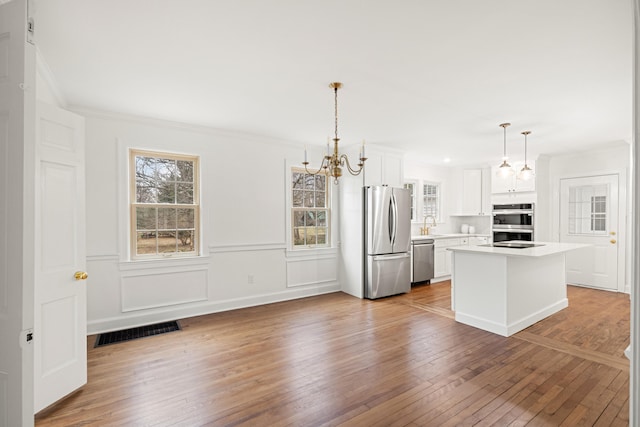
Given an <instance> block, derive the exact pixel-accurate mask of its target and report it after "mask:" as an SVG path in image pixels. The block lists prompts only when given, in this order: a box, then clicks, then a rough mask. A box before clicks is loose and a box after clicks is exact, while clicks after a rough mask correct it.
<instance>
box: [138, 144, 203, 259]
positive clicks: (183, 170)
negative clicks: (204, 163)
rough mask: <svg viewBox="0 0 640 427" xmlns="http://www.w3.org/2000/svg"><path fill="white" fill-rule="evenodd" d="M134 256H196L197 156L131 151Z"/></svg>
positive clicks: (197, 209) (197, 227)
mask: <svg viewBox="0 0 640 427" xmlns="http://www.w3.org/2000/svg"><path fill="white" fill-rule="evenodd" d="M130 158H131V172H132V173H131V176H132V178H133V179H132V192H131V193H132V194H131V198H132V202H131V216H132V218H131V219H132V229H133V230H134V232H133V235H132V238H131V240H132V255H133V257H134V258H154V257H166V256H173V255H197V254H198V242H197V239H198V235H199V224H198V222H199V200H198V199H199V198H198V179H197V177H198V158H197V157H187V156H180V155H173V154H165V153H151V152H143V151H133V150H132V151H131V156H130Z"/></svg>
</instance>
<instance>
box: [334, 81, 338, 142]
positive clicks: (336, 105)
mask: <svg viewBox="0 0 640 427" xmlns="http://www.w3.org/2000/svg"><path fill="white" fill-rule="evenodd" d="M333 93H334V98H333V99H334V104H333V105H334V108H333V113H334V116H335V139H338V86H336V87H334V88H333Z"/></svg>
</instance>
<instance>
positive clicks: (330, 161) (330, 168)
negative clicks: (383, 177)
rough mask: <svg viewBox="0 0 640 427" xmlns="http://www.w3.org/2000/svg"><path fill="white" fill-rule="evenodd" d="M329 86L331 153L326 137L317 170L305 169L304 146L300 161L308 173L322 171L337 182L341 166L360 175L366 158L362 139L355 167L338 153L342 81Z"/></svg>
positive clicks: (352, 173)
mask: <svg viewBox="0 0 640 427" xmlns="http://www.w3.org/2000/svg"><path fill="white" fill-rule="evenodd" d="M329 87H330V88H332V89H333V92H334V99H335V108H334V114H335V133H334V137H333V153H331V147H330V141H331V139H328V140H327V154H326V156H324V157H323V158H322V163H321V164H320V168H318V170H317V171H315V172H311V171H309V170H308V169H307V166H308V165H309V162H308V161H307V148H306V147H305V149H304V162H302V164H303V165H304V170H305V171H306V172H307V173H308V174H310V175H318V174H320V173H323V174H328V175H331V176H332V177H333V182H334V184H337V183H338V178H340V177H341V176H342V168H344V167H345V166H346V167H347V170H348V171H349V173H350V174H351V175H354V176H355V175H360V172H362V170H363V169H364V162H365V161H366V160H367V158H366V157H365V155H364V140H363V141H362V146H361V147H360V155H359V157H360V161H359V163H358V165H357V168H352V167H351V164H350V163H349V159H348V158H347V155H346V154H340V153H339V151H338V141H340V138H338V89H340V88H341V87H342V83H339V82H333V83H331V84H330V85H329Z"/></svg>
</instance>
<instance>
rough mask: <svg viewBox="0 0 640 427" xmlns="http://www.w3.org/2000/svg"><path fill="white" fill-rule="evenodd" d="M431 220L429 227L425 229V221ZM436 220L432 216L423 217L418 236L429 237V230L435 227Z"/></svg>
mask: <svg viewBox="0 0 640 427" xmlns="http://www.w3.org/2000/svg"><path fill="white" fill-rule="evenodd" d="M429 218H431V224H430V225H431V226H430V227H427V219H429ZM436 225H437V224H436V218H435V217H434V216H433V215H425V217H424V226H423V227H422V228H421V229H420V234H421V235H423V236H427V235H429V230H431V229H432V228H435V227H436Z"/></svg>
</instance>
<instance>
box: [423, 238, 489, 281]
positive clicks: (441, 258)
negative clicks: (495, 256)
mask: <svg viewBox="0 0 640 427" xmlns="http://www.w3.org/2000/svg"><path fill="white" fill-rule="evenodd" d="M487 243H489V237H486V236H469V237H452V238H439V239H436V241H435V245H434V248H435V250H434V258H433V270H434V271H433V275H434V277H436V278H438V277H446V276H450V275H451V251H448V250H447V248H451V247H453V246H464V245H485V244H487Z"/></svg>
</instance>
